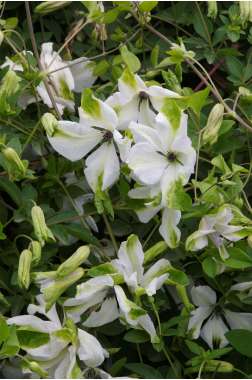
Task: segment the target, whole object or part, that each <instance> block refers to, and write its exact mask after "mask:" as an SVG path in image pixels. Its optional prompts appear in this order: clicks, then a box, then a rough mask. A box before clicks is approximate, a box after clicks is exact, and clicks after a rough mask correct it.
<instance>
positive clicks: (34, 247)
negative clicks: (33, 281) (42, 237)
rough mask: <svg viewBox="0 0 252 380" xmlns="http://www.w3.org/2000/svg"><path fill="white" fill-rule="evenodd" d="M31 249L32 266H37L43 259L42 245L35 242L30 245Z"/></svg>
mask: <svg viewBox="0 0 252 380" xmlns="http://www.w3.org/2000/svg"><path fill="white" fill-rule="evenodd" d="M30 249H31V251H32V265H33V266H36V265H38V263H39V262H40V259H41V244H40V243H39V242H38V241H36V240H33V241H32V242H31V244H30Z"/></svg>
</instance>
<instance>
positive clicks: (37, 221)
mask: <svg viewBox="0 0 252 380" xmlns="http://www.w3.org/2000/svg"><path fill="white" fill-rule="evenodd" d="M31 217H32V224H33V228H34V233H35V235H36V237H37V239H38V240H39V242H40V243H41V245H42V247H43V246H44V245H45V242H47V241H55V237H54V236H53V233H52V231H51V230H50V229H49V228H48V227H47V225H46V222H45V216H44V213H43V210H42V209H41V207H39V206H33V207H32V210H31Z"/></svg>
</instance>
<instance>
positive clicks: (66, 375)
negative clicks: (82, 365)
mask: <svg viewBox="0 0 252 380" xmlns="http://www.w3.org/2000/svg"><path fill="white" fill-rule="evenodd" d="M75 364H76V349H75V348H74V347H73V346H70V347H68V349H67V350H66V352H65V355H64V357H62V358H61V360H60V362H59V364H58V366H57V367H56V369H55V372H54V378H55V379H70V378H71V377H72V376H71V373H72V370H73V368H74V366H75Z"/></svg>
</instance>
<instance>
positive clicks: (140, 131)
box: [129, 121, 163, 152]
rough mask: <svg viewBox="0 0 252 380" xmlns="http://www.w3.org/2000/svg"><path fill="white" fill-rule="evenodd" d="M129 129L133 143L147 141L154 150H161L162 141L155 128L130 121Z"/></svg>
mask: <svg viewBox="0 0 252 380" xmlns="http://www.w3.org/2000/svg"><path fill="white" fill-rule="evenodd" d="M129 129H130V130H131V132H132V133H133V137H134V141H135V143H148V144H150V145H151V146H153V148H154V150H157V151H161V152H162V149H163V148H162V142H161V141H160V136H159V135H158V132H157V130H155V129H154V128H151V127H148V126H147V125H144V124H139V123H135V122H134V121H132V122H131V123H130V125H129Z"/></svg>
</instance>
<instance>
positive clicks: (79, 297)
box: [64, 275, 119, 327]
mask: <svg viewBox="0 0 252 380" xmlns="http://www.w3.org/2000/svg"><path fill="white" fill-rule="evenodd" d="M113 286H114V281H113V279H112V278H111V277H110V276H108V275H105V276H97V277H95V278H91V279H90V280H88V281H86V282H84V283H82V284H80V285H78V286H77V292H76V296H75V297H74V298H69V299H67V300H66V301H65V302H64V308H65V311H66V314H67V316H68V317H69V318H71V319H72V320H73V321H74V322H79V321H80V319H81V315H83V314H84V313H86V312H87V311H88V310H90V309H91V308H92V309H94V307H95V308H96V310H94V311H92V312H91V313H90V315H89V316H88V318H87V319H86V320H85V321H84V322H83V326H85V327H97V326H103V325H105V324H107V323H110V322H113V321H114V320H116V319H117V318H118V317H119V312H118V307H117V302H116V299H115V295H114V292H113ZM99 308H100V309H99ZM98 309H99V310H98Z"/></svg>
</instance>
